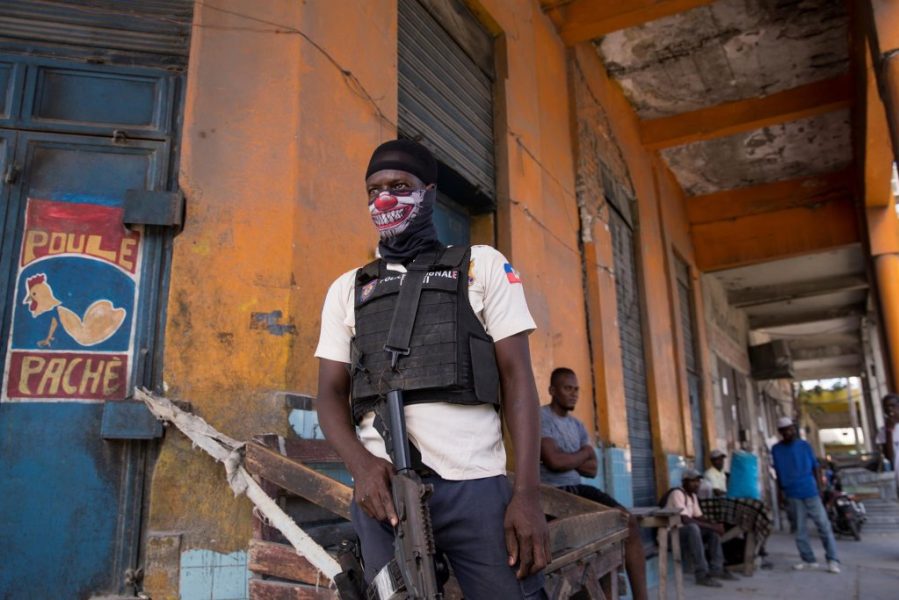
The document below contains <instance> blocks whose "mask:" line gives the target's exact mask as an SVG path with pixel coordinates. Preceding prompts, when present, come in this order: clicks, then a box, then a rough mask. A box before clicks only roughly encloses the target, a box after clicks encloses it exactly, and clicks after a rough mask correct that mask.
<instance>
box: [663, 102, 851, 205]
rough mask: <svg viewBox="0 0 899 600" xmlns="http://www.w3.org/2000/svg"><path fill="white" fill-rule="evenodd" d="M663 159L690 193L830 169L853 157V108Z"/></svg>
mask: <svg viewBox="0 0 899 600" xmlns="http://www.w3.org/2000/svg"><path fill="white" fill-rule="evenodd" d="M662 157H663V158H664V159H665V162H667V163H668V166H669V167H671V171H672V172H673V173H674V175H675V176H676V177H677V180H678V182H679V183H680V184H681V186H682V187H683V189H684V193H686V194H687V196H697V195H701V194H710V193H712V192H718V191H721V190H728V189H734V188H740V187H746V186H750V185H759V184H762V183H771V182H774V181H779V180H783V179H792V178H796V177H805V176H810V175H821V174H824V173H830V172H832V171H836V170H838V169H840V168H843V167H845V166H847V165H849V163H850V162H851V161H852V140H851V124H850V116H849V111H848V110H841V111H836V112H833V113H828V114H825V115H820V116H817V117H811V118H808V119H800V120H798V121H792V122H790V123H783V124H779V125H772V126H770V127H765V128H763V129H757V130H755V131H749V132H745V133H739V134H737V135H732V136H728V137H724V138H718V139H713V140H708V141H704V142H697V143H695V144H688V145H686V146H678V147H675V148H668V149H666V150H664V151H663V152H662Z"/></svg>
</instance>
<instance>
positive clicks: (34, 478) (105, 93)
mask: <svg viewBox="0 0 899 600" xmlns="http://www.w3.org/2000/svg"><path fill="white" fill-rule="evenodd" d="M8 64H9V65H12V66H11V67H10V68H6V66H7V65H8ZM175 77H177V75H172V74H170V73H167V72H165V71H159V70H157V71H153V70H150V69H134V68H130V67H129V68H121V67H109V66H106V65H99V66H95V65H85V64H76V63H71V64H67V63H64V62H62V61H52V60H45V59H41V58H35V57H21V58H19V57H11V58H10V57H7V56H2V57H0V90H2V88H3V86H4V85H6V89H7V95H6V96H3V93H2V91H0V108H2V110H0V174H5V173H6V166H7V165H8V164H10V163H12V164H15V165H17V166H18V167H19V171H18V174H17V177H12V178H11V179H10V183H6V181H5V178H4V177H0V200H2V206H0V209H2V210H0V219H2V221H0V225H2V232H3V236H2V245H0V291H2V298H0V299H2V305H0V316H2V320H0V364H2V365H3V367H4V371H3V379H2V381H0V540H3V543H2V544H0V565H3V566H2V568H0V597H4V598H79V599H80V598H90V597H93V596H103V595H116V594H123V593H128V592H130V591H133V590H128V589H127V588H126V586H125V583H124V572H125V570H126V569H128V568H133V567H135V566H137V560H138V552H139V547H140V546H139V539H140V519H141V506H142V485H143V480H144V472H145V467H146V464H145V461H146V455H147V443H146V442H139V441H134V440H115V441H110V440H105V439H103V437H102V436H101V423H102V419H103V414H104V410H105V409H106V407H107V405H110V403H116V402H120V401H122V400H124V399H126V398H128V397H130V395H131V392H132V390H133V387H134V385H136V384H142V385H150V384H152V382H151V381H150V378H149V376H148V375H147V373H150V372H152V371H153V367H152V365H149V364H145V363H146V362H147V361H150V360H151V359H152V357H153V356H154V351H155V346H154V341H155V339H156V337H157V327H158V322H159V320H160V319H161V316H160V305H161V303H162V296H161V289H160V288H161V286H162V285H163V284H164V278H165V273H164V272H163V268H162V264H163V260H162V255H163V247H164V241H165V239H166V236H167V235H169V234H168V233H167V232H165V231H164V230H162V229H161V228H149V227H148V228H146V229H144V228H142V227H136V228H133V229H131V230H129V229H126V228H125V227H124V225H123V221H122V216H123V209H122V204H123V200H124V193H125V190H128V189H149V190H162V189H167V186H168V185H170V184H171V179H170V173H169V172H168V170H169V166H168V165H169V163H170V156H171V141H170V139H171V138H170V135H171V127H172V123H173V122H174V119H173V118H172V107H173V101H172V96H173V90H174V89H175V87H176V86H175V85H174V84H173V81H174V78H175ZM10 90H12V91H10ZM3 98H6V100H3ZM4 102H5V103H4ZM7 107H8V109H7ZM4 111H5V112H4ZM113 129H120V130H122V131H124V132H125V136H121V135H118V136H113V135H112V130H113ZM35 130H40V131H35ZM51 130H53V131H51ZM76 132H83V134H79V133H76ZM88 133H89V134H91V135H86V134H88ZM110 406H111V405H110Z"/></svg>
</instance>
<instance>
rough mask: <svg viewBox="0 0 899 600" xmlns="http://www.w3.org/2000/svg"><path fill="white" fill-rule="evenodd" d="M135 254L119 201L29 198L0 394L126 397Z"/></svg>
mask: <svg viewBox="0 0 899 600" xmlns="http://www.w3.org/2000/svg"><path fill="white" fill-rule="evenodd" d="M140 259H141V234H140V232H139V231H129V230H128V229H126V228H125V227H124V226H123V225H122V208H121V206H119V205H118V202H114V201H103V200H102V199H101V200H99V201H98V200H97V199H94V198H89V199H88V198H74V199H73V198H65V199H64V200H62V201H60V200H42V199H35V198H29V199H28V204H27V207H26V211H25V230H24V232H23V235H22V249H21V253H20V256H19V265H18V267H19V268H18V276H17V277H16V288H15V306H14V308H13V315H12V330H11V333H10V339H9V352H8V353H7V358H6V368H5V370H4V373H5V376H4V378H3V396H2V400H4V401H23V400H27V401H57V402H58V401H101V400H121V399H123V398H125V396H126V395H127V394H128V382H129V380H130V373H131V365H132V360H133V356H132V348H133V344H132V342H133V339H134V330H135V325H136V324H135V319H134V315H135V308H136V306H137V295H138V291H139V284H140Z"/></svg>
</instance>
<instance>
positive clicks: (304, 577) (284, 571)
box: [249, 540, 329, 585]
mask: <svg viewBox="0 0 899 600" xmlns="http://www.w3.org/2000/svg"><path fill="white" fill-rule="evenodd" d="M249 569H250V571H252V572H253V573H256V574H257V575H271V576H272V577H278V578H280V579H289V580H290V581H297V582H300V583H310V584H312V585H315V584H316V583H318V584H322V582H327V581H329V580H327V579H325V578H324V577H323V576H322V574H321V572H320V571H319V570H318V569H316V568H315V567H313V566H312V564H310V563H309V561H308V560H306V558H305V557H303V556H300V555H299V554H297V552H296V550H295V549H294V548H293V546H290V545H288V544H276V543H274V542H263V541H260V540H250V551H249Z"/></svg>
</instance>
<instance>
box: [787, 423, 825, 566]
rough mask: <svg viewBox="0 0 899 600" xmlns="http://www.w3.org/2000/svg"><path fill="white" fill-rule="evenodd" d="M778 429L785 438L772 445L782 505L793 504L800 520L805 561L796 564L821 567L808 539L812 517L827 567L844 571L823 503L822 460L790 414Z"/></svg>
mask: <svg viewBox="0 0 899 600" xmlns="http://www.w3.org/2000/svg"><path fill="white" fill-rule="evenodd" d="M777 431H778V432H779V433H780V437H781V441H780V442H777V443H776V444H774V447H773V448H771V458H772V459H773V460H774V470H775V471H777V491H778V496H779V498H780V501H781V504H783V503H784V498H786V502H788V503H789V507H788V510H789V511H790V512H791V513H792V514H793V515H795V519H796V547H797V548H798V549H799V556H800V557H801V558H802V562H800V563H797V564H796V565H794V566H793V568H794V569H796V570H797V571H801V570H804V569H817V568H818V562H817V561H816V560H815V553H814V551H812V546H811V544H809V541H808V520H807V517H811V519H812V521H814V522H815V527H817V528H818V535H819V536H821V543H823V544H824V554H825V557H826V558H827V570H828V571H829V572H830V573H839V572H840V560H839V558H837V543H836V541H835V540H834V537H833V530H832V529H831V528H830V521H829V520H828V519H827V512H826V511H825V510H824V504H823V503H822V502H821V490H820V488H819V485H820V482H821V473H820V472H819V466H818V459H817V458H815V453H814V452H813V451H812V447H811V446H810V445H809V443H808V442H806V441H805V440H802V439H799V436H798V434H797V431H796V425H794V424H793V421H792V419H790V418H789V417H781V418H780V419H778V420H777Z"/></svg>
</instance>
